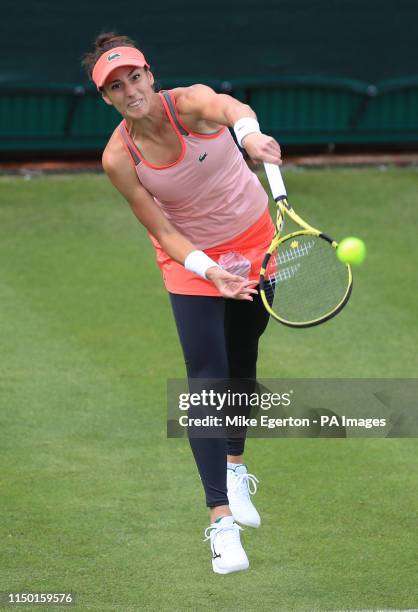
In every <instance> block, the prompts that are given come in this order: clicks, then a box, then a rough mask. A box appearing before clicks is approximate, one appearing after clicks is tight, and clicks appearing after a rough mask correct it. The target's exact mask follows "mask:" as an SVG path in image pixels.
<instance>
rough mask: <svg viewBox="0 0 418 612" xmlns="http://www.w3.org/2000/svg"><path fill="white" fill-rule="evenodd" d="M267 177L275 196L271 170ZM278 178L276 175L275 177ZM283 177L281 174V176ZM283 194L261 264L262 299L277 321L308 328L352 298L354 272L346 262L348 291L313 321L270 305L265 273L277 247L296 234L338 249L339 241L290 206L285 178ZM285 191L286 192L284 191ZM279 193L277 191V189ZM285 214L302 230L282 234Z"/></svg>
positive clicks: (277, 203) (332, 315)
mask: <svg viewBox="0 0 418 612" xmlns="http://www.w3.org/2000/svg"><path fill="white" fill-rule="evenodd" d="M267 166H271V164H265V167H266V171H267ZM275 168H277V170H278V171H279V174H280V169H279V167H278V166H275ZM267 177H268V179H269V183H270V187H271V190H272V193H273V196H274V195H275V189H274V187H276V185H274V184H273V185H272V180H271V172H267ZM275 178H276V177H275ZM280 179H281V176H280ZM280 185H281V187H282V188H281V189H280V191H281V194H280V195H277V196H276V197H275V198H274V199H275V202H276V206H277V213H276V233H275V235H274V238H273V240H272V242H271V244H270V247H269V249H268V251H267V253H266V255H265V256H264V259H263V263H262V264H261V269H260V283H259V285H260V295H261V299H262V301H263V304H264V307H265V308H266V310H267V312H268V313H269V314H270V315H271V316H272V317H273V318H274V319H276V321H279V323H282V324H283V325H286V326H288V327H294V328H306V327H314V326H316V325H320V324H321V323H325V322H326V321H329V320H330V319H332V318H333V317H335V316H336V315H337V314H338V313H339V312H340V311H341V310H342V309H343V308H344V306H345V305H346V304H347V302H348V300H349V299H350V295H351V291H352V289H353V273H352V270H351V266H350V265H349V264H345V266H346V268H347V277H348V283H347V288H346V291H345V293H344V296H343V297H342V299H341V300H340V302H339V303H338V304H337V305H336V306H335V308H334V309H333V310H332V311H330V312H329V313H327V314H325V315H323V316H322V317H318V318H316V319H312V320H311V321H289V320H287V319H284V318H283V317H280V315H278V314H277V313H276V312H275V311H274V310H273V309H272V308H271V306H270V304H269V302H268V299H267V296H266V283H267V282H268V281H267V280H266V278H265V273H266V269H267V266H268V262H269V260H270V257H271V256H272V255H273V253H274V251H276V250H277V248H278V247H279V246H280V245H281V244H282V243H283V242H285V241H286V240H289V239H290V238H293V237H296V236H314V237H315V238H321V239H323V240H326V241H327V242H328V243H329V244H330V245H331V246H332V247H333V248H334V249H337V246H338V243H337V242H336V241H335V240H333V239H332V238H330V237H329V236H327V235H326V234H324V233H323V232H321V231H320V230H318V229H316V228H314V227H312V226H311V225H309V224H308V223H306V221H304V220H303V219H302V218H301V217H299V215H298V214H297V213H295V211H294V210H293V208H292V207H291V206H290V204H289V202H288V200H287V193H286V190H285V187H284V184H283V180H282V179H281V183H280ZM276 190H277V187H276ZM283 192H284V193H283ZM276 193H277V191H276ZM285 215H287V216H288V217H289V218H290V219H291V220H292V221H293V222H294V223H296V224H297V225H299V226H300V227H301V228H302V229H301V230H297V231H294V232H291V233H289V234H285V235H284V236H281V231H282V229H283V225H284V218H285Z"/></svg>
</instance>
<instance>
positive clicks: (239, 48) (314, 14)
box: [0, 0, 418, 83]
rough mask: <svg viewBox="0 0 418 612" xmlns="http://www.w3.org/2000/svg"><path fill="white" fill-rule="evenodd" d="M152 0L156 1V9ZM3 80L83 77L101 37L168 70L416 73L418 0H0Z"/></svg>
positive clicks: (190, 73)
mask: <svg viewBox="0 0 418 612" xmlns="http://www.w3.org/2000/svg"><path fill="white" fill-rule="evenodd" d="M151 6H152V7H153V8H151ZM1 7H2V15H1V22H0V32H1V36H0V50H1V55H0V57H1V62H0V78H2V79H4V80H6V79H7V80H10V79H15V78H17V79H21V78H23V79H30V80H31V81H33V79H39V80H48V81H51V80H53V81H58V82H72V83H74V82H83V81H85V77H84V75H83V74H82V72H81V70H80V67H79V59H80V56H81V55H82V54H83V53H84V52H85V51H86V49H87V48H88V47H89V45H90V43H91V41H92V40H93V39H94V37H95V35H96V34H97V33H99V32H100V31H103V30H108V29H115V30H117V31H119V32H121V33H126V34H128V35H130V36H132V37H134V38H135V39H136V40H137V42H138V44H139V46H140V47H142V48H143V50H144V52H145V54H146V55H147V57H148V59H149V61H150V63H151V64H152V65H153V67H154V68H155V72H156V75H157V76H158V77H160V78H162V79H164V78H175V79H177V78H180V79H181V78H182V77H184V78H193V79H194V78H196V79H198V80H201V79H205V78H206V79H208V78H213V79H236V78H240V77H251V76H255V75H260V76H263V77H264V76H289V75H292V76H294V75H318V76H334V77H345V78H351V79H359V80H363V81H368V82H372V83H373V82H379V81H382V80H386V79H392V78H397V77H408V76H412V75H416V74H417V73H418V53H417V51H418V2H417V0H397V2H393V0H391V1H389V0H380V1H378V0H322V1H321V0H316V1H315V0H314V1H313V0H277V1H274V0H258V1H255V0H229V1H228V0H195V1H191V0H186V1H184V2H181V1H179V2H175V1H169V0H165V1H164V0H158V1H157V2H155V3H151V2H149V1H148V2H144V1H143V0H129V1H128V0H113V1H110V0H104V1H103V0H85V1H84V2H80V0H76V1H75V2H71V1H66V2H62V1H59V0H55V1H54V2H53V1H51V0H38V1H33V0H31V1H29V0H22V1H19V2H18V1H16V0H2V2H1Z"/></svg>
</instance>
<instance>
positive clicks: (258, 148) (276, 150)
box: [242, 132, 282, 166]
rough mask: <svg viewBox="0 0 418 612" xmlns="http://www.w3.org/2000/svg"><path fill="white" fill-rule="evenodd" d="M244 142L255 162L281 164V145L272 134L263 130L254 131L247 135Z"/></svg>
mask: <svg viewBox="0 0 418 612" xmlns="http://www.w3.org/2000/svg"><path fill="white" fill-rule="evenodd" d="M242 144H243V147H244V149H245V150H246V151H247V153H248V155H249V156H250V157H251V159H252V160H253V161H254V162H256V163H262V162H267V163H270V164H278V165H279V166H280V165H281V163H282V156H281V150H280V145H279V143H278V142H277V140H275V139H274V138H273V137H272V136H267V134H262V133H261V132H254V133H253V134H248V136H245V138H244V139H243V141H242Z"/></svg>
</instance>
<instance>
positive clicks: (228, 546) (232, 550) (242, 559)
mask: <svg viewBox="0 0 418 612" xmlns="http://www.w3.org/2000/svg"><path fill="white" fill-rule="evenodd" d="M240 531H242V527H240V526H239V525H237V524H236V523H235V522H234V517H233V516H224V517H222V519H221V520H220V521H218V522H217V523H212V524H211V525H209V527H207V528H206V529H205V540H204V541H205V542H206V541H207V540H210V549H211V551H212V567H213V571H214V572H215V573H216V574H230V573H231V572H239V571H240V570H246V569H248V567H249V565H250V564H249V561H248V557H247V555H246V554H245V550H244V549H243V547H242V544H241V539H240V534H239V532H240Z"/></svg>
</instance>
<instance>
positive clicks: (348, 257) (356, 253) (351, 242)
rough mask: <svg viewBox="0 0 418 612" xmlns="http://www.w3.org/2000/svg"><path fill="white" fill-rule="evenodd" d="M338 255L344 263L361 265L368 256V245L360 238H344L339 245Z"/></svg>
mask: <svg viewBox="0 0 418 612" xmlns="http://www.w3.org/2000/svg"><path fill="white" fill-rule="evenodd" d="M337 257H338V259H339V260H340V261H342V262H343V263H347V264H354V265H360V264H361V263H363V261H364V258H365V257H366V245H365V244H364V242H363V241H362V240H360V238H354V237H353V236H350V237H349V238H344V240H341V242H340V244H339V245H338V247H337Z"/></svg>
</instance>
